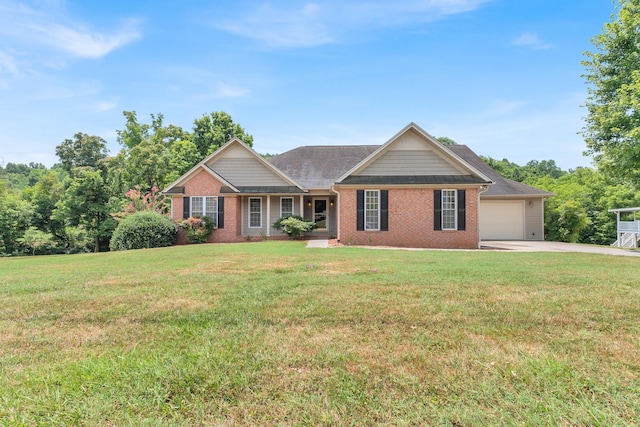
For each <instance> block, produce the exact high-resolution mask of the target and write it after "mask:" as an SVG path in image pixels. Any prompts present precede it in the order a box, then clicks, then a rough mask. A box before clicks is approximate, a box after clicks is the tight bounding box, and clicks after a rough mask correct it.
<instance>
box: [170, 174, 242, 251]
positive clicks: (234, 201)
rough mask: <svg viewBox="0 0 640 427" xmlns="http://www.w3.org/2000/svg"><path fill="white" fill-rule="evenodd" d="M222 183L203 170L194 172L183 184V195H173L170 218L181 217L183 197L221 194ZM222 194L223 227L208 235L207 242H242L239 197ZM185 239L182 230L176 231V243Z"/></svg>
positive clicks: (183, 242) (178, 218)
mask: <svg viewBox="0 0 640 427" xmlns="http://www.w3.org/2000/svg"><path fill="white" fill-rule="evenodd" d="M222 185H223V184H222V183H221V182H220V181H218V180H217V179H215V178H214V177H213V176H211V175H210V174H209V173H207V172H206V171H204V170H201V171H199V172H196V174H195V175H194V176H193V177H192V178H191V179H190V180H189V181H188V182H187V183H186V184H185V194H184V196H182V195H179V196H173V197H172V203H171V218H172V219H173V220H174V221H179V220H181V219H182V213H183V206H184V205H183V202H182V200H183V197H191V196H221V195H222V194H220V189H221V188H222ZM222 196H224V228H222V229H215V230H213V232H212V233H211V236H209V240H208V241H209V242H210V243H215V242H225V243H230V242H242V241H244V240H245V239H244V237H242V236H241V225H240V224H242V222H241V215H242V210H241V207H240V201H241V199H240V198H239V197H233V196H231V197H229V196H227V195H226V194H224V195H222ZM186 243H187V239H186V237H185V235H184V231H183V230H179V232H178V241H177V244H179V245H181V244H186Z"/></svg>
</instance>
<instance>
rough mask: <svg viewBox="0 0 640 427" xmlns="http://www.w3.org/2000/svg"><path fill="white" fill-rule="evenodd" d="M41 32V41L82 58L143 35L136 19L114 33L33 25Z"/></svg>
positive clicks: (103, 54)
mask: <svg viewBox="0 0 640 427" xmlns="http://www.w3.org/2000/svg"><path fill="white" fill-rule="evenodd" d="M31 28H32V29H33V30H34V32H36V33H38V32H39V33H40V34H41V35H42V38H41V39H40V42H41V43H43V44H47V45H50V46H52V47H54V48H56V49H59V50H61V51H64V52H67V53H70V54H71V55H73V56H77V57H82V58H100V57H103V56H105V55H106V54H108V53H109V52H111V51H112V50H115V49H117V48H119V47H121V46H124V45H126V44H128V43H130V42H132V41H135V40H138V39H139V38H140V37H141V34H140V31H139V30H138V29H137V24H136V22H135V21H130V22H128V23H127V24H126V25H125V26H124V27H123V28H121V29H119V30H117V31H115V32H113V33H112V34H103V33H100V32H96V31H90V30H87V29H82V30H76V29H73V28H70V27H67V26H64V25H60V24H51V25H48V26H46V27H38V26H32V27H31Z"/></svg>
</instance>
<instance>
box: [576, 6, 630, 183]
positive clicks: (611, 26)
mask: <svg viewBox="0 0 640 427" xmlns="http://www.w3.org/2000/svg"><path fill="white" fill-rule="evenodd" d="M591 41H592V43H593V45H594V47H595V51H594V52H586V53H585V55H586V58H587V59H586V60H584V61H583V65H584V66H585V67H586V73H585V75H584V77H585V78H586V81H587V82H588V83H589V86H588V93H589V96H588V99H587V102H586V103H585V106H586V107H587V110H588V116H587V118H586V125H585V127H584V129H583V131H582V135H583V136H584V138H585V141H586V144H587V154H589V155H593V156H594V158H595V161H596V164H597V165H598V167H599V168H600V169H601V170H602V171H603V172H604V173H606V174H609V175H611V176H612V177H615V178H621V179H625V180H628V181H629V182H631V183H633V184H634V185H635V186H636V187H637V186H640V0H620V1H619V5H618V6H617V7H616V9H615V10H614V13H613V15H612V20H611V22H608V23H606V24H605V25H604V28H603V30H602V33H601V34H599V35H597V36H595V37H594V38H593V39H592V40H591Z"/></svg>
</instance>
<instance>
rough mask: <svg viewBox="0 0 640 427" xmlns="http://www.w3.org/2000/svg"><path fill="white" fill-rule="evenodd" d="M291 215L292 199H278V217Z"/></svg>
mask: <svg viewBox="0 0 640 427" xmlns="http://www.w3.org/2000/svg"><path fill="white" fill-rule="evenodd" d="M292 215H293V197H281V198H280V217H281V218H282V217H285V216H292Z"/></svg>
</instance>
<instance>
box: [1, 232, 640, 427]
mask: <svg viewBox="0 0 640 427" xmlns="http://www.w3.org/2000/svg"><path fill="white" fill-rule="evenodd" d="M637 424H640V263H639V262H638V260H637V259H634V258H627V257H611V256H601V255H591V254H569V253H509V252H488V251H475V252H474V251H470V252H465V251H399V250H372V249H358V248H333V249H315V250H314V249H305V248H304V243H301V242H259V243H247V244H232V245H194V246H183V247H172V248H166V249H154V250H141V251H129V252H115V253H105V254H87V255H74V256H47V257H35V258H30V257H28V258H15V259H7V258H5V259H0V425H8V426H20V425H25V426H31V425H86V426H125V425H148V426H158V425H165V426H174V425H230V426H231V425H234V426H235V425H240V426H242V425H282V426H289V425H291V426H297V425H449V426H476V425H601V426H615V425H637Z"/></svg>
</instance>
